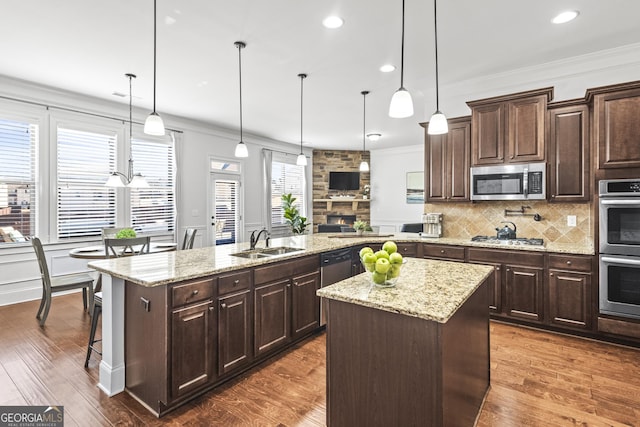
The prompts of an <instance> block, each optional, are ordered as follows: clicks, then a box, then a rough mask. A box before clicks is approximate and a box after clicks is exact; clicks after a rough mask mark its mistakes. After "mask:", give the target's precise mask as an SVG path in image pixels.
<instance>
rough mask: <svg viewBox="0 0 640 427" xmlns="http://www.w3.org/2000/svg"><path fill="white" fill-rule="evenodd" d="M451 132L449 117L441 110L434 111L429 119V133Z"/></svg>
mask: <svg viewBox="0 0 640 427" xmlns="http://www.w3.org/2000/svg"><path fill="white" fill-rule="evenodd" d="M447 132H449V125H448V124H447V118H446V117H445V116H444V114H442V112H441V111H440V110H438V111H436V112H435V113H433V116H431V119H430V120H429V127H428V128H427V133H428V134H429V135H442V134H443V133H447Z"/></svg>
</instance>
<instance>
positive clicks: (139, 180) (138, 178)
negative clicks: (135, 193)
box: [128, 173, 149, 188]
mask: <svg viewBox="0 0 640 427" xmlns="http://www.w3.org/2000/svg"><path fill="white" fill-rule="evenodd" d="M128 187H131V188H148V187H149V183H148V182H147V180H146V179H144V177H143V176H142V175H140V174H139V173H137V174H135V175H134V176H133V178H132V179H131V182H130V183H129V185H128Z"/></svg>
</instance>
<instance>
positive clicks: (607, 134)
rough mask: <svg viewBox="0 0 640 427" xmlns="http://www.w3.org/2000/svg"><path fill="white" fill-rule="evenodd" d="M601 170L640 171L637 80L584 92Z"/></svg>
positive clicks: (639, 111)
mask: <svg viewBox="0 0 640 427" xmlns="http://www.w3.org/2000/svg"><path fill="white" fill-rule="evenodd" d="M586 98H587V101H593V134H594V141H595V144H596V146H597V156H598V161H597V165H598V168H600V169H611V168H640V120H639V118H640V81H636V82H630V83H623V84H619V85H612V86H605V87H600V88H596V89H589V90H588V91H587V96H586Z"/></svg>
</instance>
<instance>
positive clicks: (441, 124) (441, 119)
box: [427, 0, 449, 135]
mask: <svg viewBox="0 0 640 427" xmlns="http://www.w3.org/2000/svg"><path fill="white" fill-rule="evenodd" d="M437 3H438V0H433V28H434V34H435V37H434V39H435V44H436V112H435V113H433V115H432V116H431V119H430V120H429V127H428V128H427V133H428V134H429V135H441V134H443V133H447V132H449V125H448V124H447V118H446V117H445V116H444V114H442V112H441V111H440V93H439V82H438V14H437V12H438V11H437Z"/></svg>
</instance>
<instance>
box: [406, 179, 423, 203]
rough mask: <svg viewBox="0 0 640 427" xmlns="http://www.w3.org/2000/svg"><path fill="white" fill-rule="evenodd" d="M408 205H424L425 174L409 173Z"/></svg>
mask: <svg viewBox="0 0 640 427" xmlns="http://www.w3.org/2000/svg"><path fill="white" fill-rule="evenodd" d="M407 203H412V204H413V203H424V172H407Z"/></svg>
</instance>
